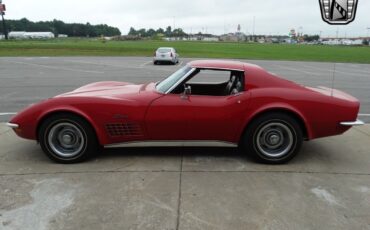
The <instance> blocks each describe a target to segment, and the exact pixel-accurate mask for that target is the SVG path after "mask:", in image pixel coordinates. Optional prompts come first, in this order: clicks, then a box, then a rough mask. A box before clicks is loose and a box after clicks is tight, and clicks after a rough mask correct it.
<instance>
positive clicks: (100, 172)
mask: <svg viewBox="0 0 370 230" xmlns="http://www.w3.org/2000/svg"><path fill="white" fill-rule="evenodd" d="M181 164H182V163H181ZM102 173H179V175H180V179H181V180H182V175H183V173H269V174H278V173H279V174H317V175H350V176H370V173H358V172H357V173H356V172H354V173H351V172H311V171H277V170H276V171H271V170H270V171H266V170H265V171H264V170H260V171H259V170H227V171H226V170H225V171H223V170H213V171H209V170H183V169H182V166H181V170H119V171H115V170H107V171H71V172H62V171H60V172H35V173H0V177H6V176H30V175H58V174H102ZM181 180H180V181H179V187H180V186H181V185H182V184H181ZM180 195H181V194H179V198H181V196H180Z"/></svg>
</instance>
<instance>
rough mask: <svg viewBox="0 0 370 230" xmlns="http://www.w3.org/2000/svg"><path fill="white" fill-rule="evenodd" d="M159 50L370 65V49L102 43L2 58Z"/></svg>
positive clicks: (30, 45) (5, 44) (60, 43)
mask: <svg viewBox="0 0 370 230" xmlns="http://www.w3.org/2000/svg"><path fill="white" fill-rule="evenodd" d="M160 46H172V47H175V48H176V49H177V50H178V52H179V54H180V55H181V57H195V58H237V59H265V60H291V61H323V62H324V61H325V62H353V63H370V47H365V46H356V47H354V46H325V45H285V44H284V45H282V44H251V43H225V42H184V41H176V42H165V41H106V42H103V41H99V40H93V39H73V38H69V39H55V40H41V41H37V40H31V41H30V40H23V41H14V40H13V41H0V56H152V55H153V52H154V50H155V49H156V48H158V47H160Z"/></svg>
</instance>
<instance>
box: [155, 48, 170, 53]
mask: <svg viewBox="0 0 370 230" xmlns="http://www.w3.org/2000/svg"><path fill="white" fill-rule="evenodd" d="M157 52H159V53H169V52H171V49H167V48H159V49H158V50H157Z"/></svg>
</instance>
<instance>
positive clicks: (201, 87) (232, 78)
mask: <svg viewBox="0 0 370 230" xmlns="http://www.w3.org/2000/svg"><path fill="white" fill-rule="evenodd" d="M202 71H205V70H204V69H197V70H196V71H194V72H193V74H191V75H190V76H189V77H188V78H187V79H185V80H184V81H183V83H181V84H179V86H178V87H176V88H175V89H174V90H173V91H172V93H173V94H181V93H183V92H184V89H185V87H188V86H190V87H191V95H209V96H227V95H233V94H237V93H239V92H242V91H244V72H242V71H230V70H228V71H225V70H212V72H214V73H217V72H223V75H224V76H226V74H227V76H228V79H224V80H223V81H222V82H211V80H214V79H215V77H214V76H211V75H210V76H209V78H208V80H206V82H196V81H197V80H198V77H197V76H198V75H200V73H202ZM207 71H208V72H210V71H209V70H208V69H207ZM199 78H201V77H199ZM205 79H206V78H204V79H202V80H205Z"/></svg>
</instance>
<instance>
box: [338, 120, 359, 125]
mask: <svg viewBox="0 0 370 230" xmlns="http://www.w3.org/2000/svg"><path fill="white" fill-rule="evenodd" d="M364 124H365V122H363V121H361V120H358V119H357V120H356V121H343V122H341V123H340V125H343V126H360V125H364Z"/></svg>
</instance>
